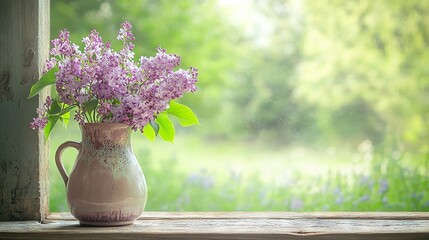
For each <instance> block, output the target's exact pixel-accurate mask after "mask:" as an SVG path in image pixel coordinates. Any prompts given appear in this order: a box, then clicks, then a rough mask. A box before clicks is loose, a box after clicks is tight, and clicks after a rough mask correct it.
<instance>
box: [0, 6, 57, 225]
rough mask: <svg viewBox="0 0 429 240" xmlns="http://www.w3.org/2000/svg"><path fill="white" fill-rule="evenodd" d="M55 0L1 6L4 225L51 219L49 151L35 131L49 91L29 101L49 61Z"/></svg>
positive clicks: (0, 183)
mask: <svg viewBox="0 0 429 240" xmlns="http://www.w3.org/2000/svg"><path fill="white" fill-rule="evenodd" d="M49 3H50V2H49V0H2V1H0V51H1V52H0V114H1V115H0V151H1V152H0V154H1V155H0V194H1V195H0V210H1V211H0V220H25V219H37V220H39V221H43V220H44V219H45V218H46V216H47V214H48V200H49V197H48V196H49V194H48V191H49V184H48V152H49V151H48V150H49V149H48V145H47V144H45V140H44V136H43V134H42V133H41V132H40V131H39V132H37V131H34V130H31V129H30V128H29V123H30V122H31V120H32V118H33V117H35V110H36V108H37V107H39V106H41V105H42V104H43V102H42V101H43V100H42V99H45V98H46V96H47V94H48V93H49V91H48V90H47V89H46V90H45V91H44V92H42V93H41V96H39V98H34V99H31V100H27V96H28V93H29V90H30V87H31V85H32V84H33V83H34V82H36V81H37V80H38V79H39V76H40V75H41V73H42V68H43V65H44V63H45V61H46V59H47V58H48V56H49V54H48V53H49V45H50V44H49V38H50V36H49V33H50V32H49V22H50V19H49Z"/></svg>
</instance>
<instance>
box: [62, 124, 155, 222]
mask: <svg viewBox="0 0 429 240" xmlns="http://www.w3.org/2000/svg"><path fill="white" fill-rule="evenodd" d="M81 131H82V142H81V143H76V142H65V143H63V144H62V145H60V147H59V148H58V150H57V154H56V157H55V160H56V163H57V166H58V169H59V171H60V173H61V176H62V177H63V179H64V182H65V184H66V188H67V202H68V205H69V207H70V211H71V213H72V214H73V216H75V217H76V218H77V219H78V220H79V221H80V223H81V224H84V225H93V226H121V225H129V224H132V223H133V222H134V220H135V219H136V218H137V217H138V216H139V215H140V214H141V213H142V212H143V210H144V207H145V205H146V199H147V187H146V181H145V178H144V175H143V172H142V170H141V168H140V165H139V164H138V162H137V159H136V157H135V155H134V152H133V150H132V148H131V142H130V133H131V130H130V128H129V127H128V126H127V125H125V124H120V123H89V124H85V125H82V126H81ZM67 147H74V148H76V149H78V151H79V154H78V156H77V159H76V162H75V165H74V167H73V170H72V172H71V173H70V176H67V174H66V172H65V171H64V167H63V165H62V164H61V153H62V151H63V150H64V149H65V148H67Z"/></svg>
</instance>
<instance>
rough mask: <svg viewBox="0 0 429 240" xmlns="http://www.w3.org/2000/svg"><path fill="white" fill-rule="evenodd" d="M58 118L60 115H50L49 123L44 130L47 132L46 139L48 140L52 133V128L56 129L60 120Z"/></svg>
mask: <svg viewBox="0 0 429 240" xmlns="http://www.w3.org/2000/svg"><path fill="white" fill-rule="evenodd" d="M58 118H59V117H58V116H49V117H48V123H47V124H46V126H45V127H44V128H43V132H44V133H45V141H47V140H48V138H49V135H50V134H51V131H52V129H54V127H55V124H56V123H57V121H58Z"/></svg>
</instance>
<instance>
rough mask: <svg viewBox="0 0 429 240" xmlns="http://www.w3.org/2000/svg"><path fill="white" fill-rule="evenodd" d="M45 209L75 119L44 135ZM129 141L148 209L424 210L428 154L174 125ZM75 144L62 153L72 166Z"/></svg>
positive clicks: (59, 189) (53, 204) (428, 197)
mask: <svg viewBox="0 0 429 240" xmlns="http://www.w3.org/2000/svg"><path fill="white" fill-rule="evenodd" d="M51 137H52V138H51V157H50V179H51V180H50V184H51V191H50V210H51V211H67V210H68V208H67V204H66V201H65V189H64V184H63V181H62V179H61V177H60V175H59V173H58V171H57V169H56V166H55V161H54V158H53V156H54V153H55V150H56V148H57V147H58V145H59V144H61V143H62V142H64V141H68V140H73V141H80V132H79V130H78V129H77V127H76V125H74V126H70V127H69V129H68V130H67V131H66V130H64V129H62V128H61V127H60V126H58V127H57V128H56V129H55V131H54V134H53V135H52V136H51ZM132 145H133V148H134V151H135V154H136V156H137V158H138V159H139V162H140V166H141V167H142V170H143V172H144V174H145V176H146V180H147V184H148V189H149V196H148V203H147V205H146V210H150V211H428V210H429V188H428V187H427V186H428V184H429V167H428V165H429V164H428V162H429V160H428V158H425V157H422V156H419V157H416V156H414V155H410V154H405V153H400V152H394V153H392V154H384V155H381V154H377V153H373V152H372V151H370V150H368V149H366V150H365V149H361V150H360V151H359V150H356V152H346V151H344V152H342V151H339V150H335V149H333V148H329V149H328V150H310V149H306V148H301V147H293V148H285V149H281V148H269V147H266V146H262V145H257V144H249V143H242V142H232V141H209V140H206V139H197V138H195V137H191V136H190V134H184V133H180V132H179V133H178V135H177V137H176V143H175V144H170V143H165V142H162V141H161V140H160V139H157V141H155V143H151V142H149V141H148V140H146V139H145V138H144V137H143V136H142V135H141V134H138V133H134V134H133V137H132ZM75 157H76V151H75V150H67V151H66V152H65V153H64V154H63V159H64V160H63V161H64V162H65V165H66V169H68V170H69V171H70V170H71V168H72V165H73V162H74V159H75Z"/></svg>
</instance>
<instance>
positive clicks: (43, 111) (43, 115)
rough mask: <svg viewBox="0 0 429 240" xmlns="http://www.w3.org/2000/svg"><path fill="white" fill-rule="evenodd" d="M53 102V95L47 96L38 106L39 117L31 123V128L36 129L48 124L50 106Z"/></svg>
mask: <svg viewBox="0 0 429 240" xmlns="http://www.w3.org/2000/svg"><path fill="white" fill-rule="evenodd" d="M51 104H52V99H51V97H49V96H48V97H47V98H46V101H45V103H44V104H43V105H42V106H41V107H39V108H37V118H33V122H31V123H30V128H32V129H36V128H44V127H45V126H46V124H47V123H48V119H47V114H48V110H49V107H50V106H51Z"/></svg>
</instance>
